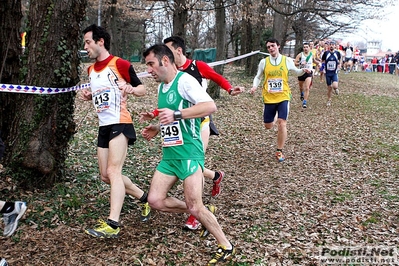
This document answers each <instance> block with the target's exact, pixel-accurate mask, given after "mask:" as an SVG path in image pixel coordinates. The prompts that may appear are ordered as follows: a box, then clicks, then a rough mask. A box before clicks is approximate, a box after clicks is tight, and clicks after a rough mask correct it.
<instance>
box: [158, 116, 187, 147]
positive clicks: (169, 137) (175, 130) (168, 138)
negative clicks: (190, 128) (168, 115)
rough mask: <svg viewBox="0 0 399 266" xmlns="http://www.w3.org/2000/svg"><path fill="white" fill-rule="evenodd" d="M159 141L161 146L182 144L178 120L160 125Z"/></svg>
mask: <svg viewBox="0 0 399 266" xmlns="http://www.w3.org/2000/svg"><path fill="white" fill-rule="evenodd" d="M161 141H162V146H163V147H172V146H179V145H183V144H184V141H183V135H182V133H181V128H180V123H179V122H178V121H174V122H173V123H171V124H167V125H161Z"/></svg>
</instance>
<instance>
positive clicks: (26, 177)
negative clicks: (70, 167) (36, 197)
mask: <svg viewBox="0 0 399 266" xmlns="http://www.w3.org/2000/svg"><path fill="white" fill-rule="evenodd" d="M86 5H87V4H86V0H33V1H31V2H30V9H29V19H28V20H29V28H30V29H31V31H30V32H28V36H29V39H28V42H27V52H28V54H27V64H26V66H24V68H26V70H25V71H26V74H25V75H24V80H21V81H20V83H19V84H27V85H34V86H38V87H52V88H65V87H71V86H74V85H76V84H77V83H78V82H79V64H80V60H79V58H78V50H79V47H80V46H81V44H82V38H81V37H82V33H81V30H80V23H81V21H82V18H83V16H84V15H85V8H86ZM2 15H3V14H2ZM14 21H15V19H14ZM75 95H76V93H75V92H67V93H60V94H54V95H44V94H43V95H32V94H21V95H18V97H16V98H15V95H13V94H12V93H8V95H5V97H6V98H8V99H11V98H13V100H15V106H16V108H14V109H10V110H5V114H4V115H3V118H4V121H2V125H5V127H6V131H7V132H8V134H7V137H6V143H7V149H8V150H7V153H6V156H5V166H6V167H7V170H8V172H10V173H12V175H13V177H14V179H17V180H18V181H20V183H21V185H25V187H28V188H33V187H50V186H52V185H53V184H54V183H55V182H57V181H59V180H61V178H62V177H63V172H64V168H65V165H64V163H65V159H66V156H67V148H68V141H69V140H70V139H71V138H72V136H73V134H74V131H75V123H74V121H73V111H74V101H75Z"/></svg>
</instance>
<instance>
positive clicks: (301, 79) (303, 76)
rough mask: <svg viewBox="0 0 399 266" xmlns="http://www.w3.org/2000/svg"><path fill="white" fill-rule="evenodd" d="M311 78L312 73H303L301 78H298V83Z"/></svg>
mask: <svg viewBox="0 0 399 266" xmlns="http://www.w3.org/2000/svg"><path fill="white" fill-rule="evenodd" d="M311 77H312V73H305V74H303V75H302V76H299V77H298V80H299V81H305V80H306V79H307V78H311Z"/></svg>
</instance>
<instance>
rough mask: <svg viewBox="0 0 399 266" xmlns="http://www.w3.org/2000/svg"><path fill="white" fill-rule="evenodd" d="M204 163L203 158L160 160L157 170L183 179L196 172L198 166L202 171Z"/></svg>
mask: <svg viewBox="0 0 399 266" xmlns="http://www.w3.org/2000/svg"><path fill="white" fill-rule="evenodd" d="M204 164H205V161H204V160H199V161H194V160H167V161H165V160H162V161H161V162H160V163H159V164H158V166H157V170H158V171H159V172H161V173H162V174H165V175H170V176H176V177H177V178H179V179H180V180H182V181H183V180H184V179H186V178H187V177H189V176H190V175H192V174H194V173H195V172H197V170H198V167H201V169H202V171H204Z"/></svg>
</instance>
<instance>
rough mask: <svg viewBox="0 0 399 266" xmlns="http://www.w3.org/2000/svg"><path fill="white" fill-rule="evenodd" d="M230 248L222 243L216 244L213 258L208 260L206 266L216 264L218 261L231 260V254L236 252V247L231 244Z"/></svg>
mask: <svg viewBox="0 0 399 266" xmlns="http://www.w3.org/2000/svg"><path fill="white" fill-rule="evenodd" d="M231 246H232V248H231V249H226V247H225V246H223V245H218V250H217V251H216V253H215V255H213V258H212V259H211V260H210V261H209V262H208V266H212V265H216V264H217V263H219V262H226V261H228V260H231V259H232V258H233V256H234V255H235V254H236V248H235V247H234V246H233V245H231Z"/></svg>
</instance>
